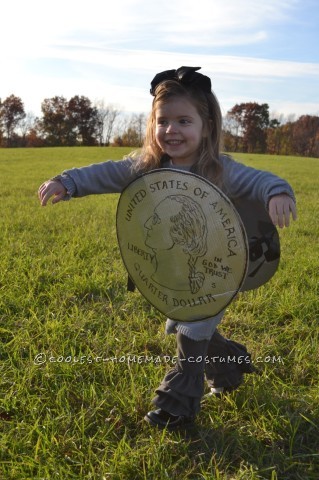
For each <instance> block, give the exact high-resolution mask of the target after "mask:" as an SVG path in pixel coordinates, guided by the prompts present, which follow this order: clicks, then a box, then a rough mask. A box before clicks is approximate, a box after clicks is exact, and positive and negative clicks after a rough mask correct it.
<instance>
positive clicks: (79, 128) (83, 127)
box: [41, 95, 98, 146]
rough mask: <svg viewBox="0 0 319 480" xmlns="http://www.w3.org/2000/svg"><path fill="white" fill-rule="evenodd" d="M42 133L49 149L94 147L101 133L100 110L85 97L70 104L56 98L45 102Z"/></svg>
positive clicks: (75, 98)
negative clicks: (79, 146)
mask: <svg viewBox="0 0 319 480" xmlns="http://www.w3.org/2000/svg"><path fill="white" fill-rule="evenodd" d="M41 109H42V114H43V116H42V119H41V130H42V133H43V135H44V137H45V139H46V142H47V143H48V144H49V145H57V146H59V145H60V146H64V145H68V146H73V145H79V144H80V145H95V144H96V137H97V131H98V115H97V109H96V108H95V107H93V106H92V104H91V101H90V100H89V99H88V98H87V97H84V96H79V95H76V96H74V97H72V98H71V99H70V100H69V101H67V100H66V98H64V97H59V96H55V97H53V98H47V99H45V100H44V101H43V102H42V105H41Z"/></svg>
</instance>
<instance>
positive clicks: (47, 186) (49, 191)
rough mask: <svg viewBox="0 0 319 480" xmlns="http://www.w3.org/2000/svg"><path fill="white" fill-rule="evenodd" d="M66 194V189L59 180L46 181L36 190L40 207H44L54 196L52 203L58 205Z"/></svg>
mask: <svg viewBox="0 0 319 480" xmlns="http://www.w3.org/2000/svg"><path fill="white" fill-rule="evenodd" d="M66 194H67V190H66V188H65V187H64V186H63V185H62V183H61V182H59V180H48V181H47V182H44V183H42V185H41V186H40V188H39V190H38V197H39V199H40V202H41V205H42V207H45V206H46V204H47V203H48V201H49V199H50V198H51V197H53V196H54V198H53V200H52V203H58V202H59V201H60V200H62V199H63V197H65V195H66Z"/></svg>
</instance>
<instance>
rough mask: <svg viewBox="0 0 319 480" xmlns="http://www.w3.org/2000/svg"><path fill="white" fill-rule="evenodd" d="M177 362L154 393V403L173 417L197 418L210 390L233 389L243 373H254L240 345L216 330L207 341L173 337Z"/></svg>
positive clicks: (238, 383)
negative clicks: (206, 388)
mask: <svg viewBox="0 0 319 480" xmlns="http://www.w3.org/2000/svg"><path fill="white" fill-rule="evenodd" d="M176 340H177V358H178V359H177V362H176V365H175V366H174V368H172V369H171V370H170V371H168V372H167V374H166V375H165V377H164V379H163V381H162V383H161V384H160V386H159V387H158V388H157V390H156V393H157V395H156V397H155V398H154V399H153V403H154V404H155V405H156V406H157V407H158V408H161V409H162V410H165V411H166V412H169V413H171V414H172V415H186V416H193V415H196V414H197V413H198V412H199V410H200V401H201V399H202V397H203V395H204V383H205V377H206V380H207V383H208V386H209V387H228V388H229V387H230V388H236V387H237V386H238V385H240V383H241V382H242V379H243V374H244V373H252V372H254V368H253V366H252V364H251V356H250V354H249V353H248V352H247V349H246V347H244V345H241V344H240V343H237V342H234V341H231V340H227V339H226V338H224V337H223V336H222V335H221V334H220V333H219V332H218V331H217V330H216V331H215V332H214V334H213V335H212V337H211V339H210V340H200V341H196V340H192V339H190V338H188V337H186V336H185V335H183V334H182V333H180V332H177V334H176Z"/></svg>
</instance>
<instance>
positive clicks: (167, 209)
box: [144, 195, 207, 293]
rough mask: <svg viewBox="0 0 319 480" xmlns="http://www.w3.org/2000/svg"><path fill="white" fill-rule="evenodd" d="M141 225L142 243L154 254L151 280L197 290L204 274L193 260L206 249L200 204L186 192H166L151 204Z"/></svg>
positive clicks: (204, 224) (168, 285)
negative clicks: (144, 232) (167, 194)
mask: <svg viewBox="0 0 319 480" xmlns="http://www.w3.org/2000/svg"><path fill="white" fill-rule="evenodd" d="M144 227H145V229H146V232H147V233H146V239H145V245H146V246H147V247H150V248H151V249H152V250H153V252H154V254H155V262H154V263H155V272H154V273H153V275H152V279H153V280H154V281H156V282H157V283H158V284H159V285H161V286H164V287H167V288H169V289H171V290H175V291H178V290H183V291H187V290H189V291H190V292H191V293H197V291H198V290H199V289H200V287H201V285H202V283H203V281H204V278H205V277H204V274H203V272H198V271H196V262H197V259H198V257H202V256H203V255H204V254H205V253H206V251H207V225H206V217H205V215H204V213H203V211H202V208H201V206H200V204H199V203H198V202H196V201H195V200H193V199H192V198H191V197H189V196H186V195H169V196H167V197H165V198H164V199H163V200H162V201H161V202H160V203H159V204H158V205H156V206H155V208H154V211H153V214H152V215H151V216H150V217H149V218H148V219H147V221H146V222H145V224H144ZM175 258H178V259H179V265H178V268H176V262H175ZM176 277H178V278H176Z"/></svg>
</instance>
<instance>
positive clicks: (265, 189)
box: [55, 155, 295, 340]
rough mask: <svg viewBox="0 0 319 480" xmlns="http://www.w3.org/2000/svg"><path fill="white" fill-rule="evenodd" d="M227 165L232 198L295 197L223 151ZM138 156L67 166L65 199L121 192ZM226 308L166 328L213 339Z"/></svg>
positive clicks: (227, 184) (225, 189)
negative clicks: (78, 166) (199, 319)
mask: <svg viewBox="0 0 319 480" xmlns="http://www.w3.org/2000/svg"><path fill="white" fill-rule="evenodd" d="M220 161H221V163H222V166H223V178H222V190H223V192H224V193H225V194H226V195H227V196H228V197H229V198H230V199H231V200H235V199H237V198H245V199H246V200H251V201H252V202H260V203H262V204H263V205H264V206H265V207H266V208H267V206H268V202H269V200H270V198H271V197H273V196H274V195H279V194H282V193H285V194H287V195H289V196H290V197H291V198H292V199H293V200H294V201H295V196H294V192H293V190H292V188H291V186H290V185H289V184H288V183H287V182H286V181H285V180H283V179H282V178H280V177H278V176H276V175H274V174H272V173H270V172H266V171H262V170H256V169H254V168H251V167H247V166H245V165H243V164H241V163H239V162H236V161H234V160H233V159H232V158H230V157H229V156H227V155H222V156H221V157H220ZM133 162H134V160H133V159H131V158H127V159H125V160H121V161H117V162H113V161H107V162H102V163H98V164H92V165H89V166H87V167H82V168H73V169H71V170H66V171H64V172H63V173H62V175H59V176H58V177H55V178H58V179H59V180H60V181H61V182H62V183H63V185H64V186H65V187H66V189H67V192H68V193H67V196H66V197H65V199H69V198H71V197H84V196H86V195H92V194H102V193H121V192H122V191H123V190H124V188H125V187H126V186H127V185H128V184H129V183H130V182H131V181H133V180H134V179H135V178H137V176H138V172H136V171H135V170H134V168H132V165H133ZM163 167H171V168H174V169H180V170H189V168H187V167H178V166H175V165H172V164H171V163H170V162H169V161H168V162H167V163H165V164H164V165H163ZM223 314H224V311H223V312H220V313H219V314H218V315H216V316H214V317H211V318H209V319H205V320H202V321H197V322H175V321H172V320H170V319H168V320H167V324H166V332H167V333H173V332H176V331H179V332H181V333H183V334H184V335H186V336H187V337H189V338H191V339H193V340H203V339H210V338H211V336H212V334H213V333H214V330H215V328H216V326H217V325H218V323H219V322H220V321H221V319H222V317H223Z"/></svg>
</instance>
